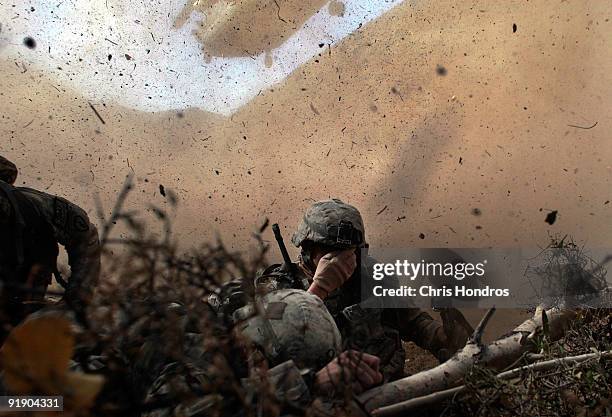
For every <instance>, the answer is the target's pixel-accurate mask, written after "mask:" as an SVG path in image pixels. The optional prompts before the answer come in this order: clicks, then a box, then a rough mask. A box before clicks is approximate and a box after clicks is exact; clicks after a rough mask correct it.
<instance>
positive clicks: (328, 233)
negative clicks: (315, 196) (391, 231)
mask: <svg viewBox="0 0 612 417" xmlns="http://www.w3.org/2000/svg"><path fill="white" fill-rule="evenodd" d="M306 241H311V242H314V243H319V244H323V245H326V246H330V247H333V248H339V249H348V248H356V247H360V246H362V245H363V244H364V243H365V229H364V227H363V220H362V218H361V214H360V213H359V210H357V209H356V208H355V207H353V206H351V205H350V204H346V203H344V202H342V201H341V200H339V199H337V198H332V199H331V200H322V201H318V202H316V203H314V204H313V205H312V206H310V207H309V208H308V210H306V213H304V217H303V218H302V221H301V222H300V224H299V226H298V229H297V231H296V232H295V233H294V234H293V237H292V238H291V242H293V244H294V245H295V246H297V247H300V246H302V244H303V243H304V242H306Z"/></svg>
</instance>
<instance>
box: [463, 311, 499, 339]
mask: <svg viewBox="0 0 612 417" xmlns="http://www.w3.org/2000/svg"><path fill="white" fill-rule="evenodd" d="M494 313H495V307H492V308H490V309H489V311H487V313H486V314H485V315H484V317H483V318H482V320H480V323H478V326H476V328H475V329H474V333H472V336H470V339H469V341H468V343H475V344H477V345H480V343H481V341H482V334H483V333H484V330H485V327H487V323H489V320H490V319H491V317H492V316H493V314H494Z"/></svg>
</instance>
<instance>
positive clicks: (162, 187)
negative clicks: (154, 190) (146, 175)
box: [159, 184, 166, 197]
mask: <svg viewBox="0 0 612 417" xmlns="http://www.w3.org/2000/svg"><path fill="white" fill-rule="evenodd" d="M159 193H160V194H161V195H162V197H165V196H166V189H165V188H164V186H163V185H161V184H159Z"/></svg>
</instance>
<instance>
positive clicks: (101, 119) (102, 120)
mask: <svg viewBox="0 0 612 417" xmlns="http://www.w3.org/2000/svg"><path fill="white" fill-rule="evenodd" d="M87 104H89V107H91V109H92V110H93V112H94V113H95V114H96V116H98V119H100V121H101V122H102V124H103V125H105V124H106V122H105V121H104V119H103V118H102V116H100V113H98V110H96V108H95V107H94V106H93V104H91V103H90V102H89V101H88V102H87Z"/></svg>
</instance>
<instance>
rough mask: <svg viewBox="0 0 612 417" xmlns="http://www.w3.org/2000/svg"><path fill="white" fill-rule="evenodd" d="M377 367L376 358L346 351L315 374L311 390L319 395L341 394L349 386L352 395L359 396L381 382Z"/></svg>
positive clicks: (378, 361)
mask: <svg viewBox="0 0 612 417" xmlns="http://www.w3.org/2000/svg"><path fill="white" fill-rule="evenodd" d="M379 365H380V359H379V358H378V357H377V356H374V355H370V354H367V353H362V352H358V351H355V350H347V351H345V352H342V353H341V354H340V356H338V357H337V358H335V359H334V360H333V361H331V362H330V363H329V364H327V366H326V367H325V368H323V369H321V370H320V371H319V372H317V374H316V375H315V381H314V386H313V388H314V390H315V392H319V393H329V392H333V391H335V392H337V393H342V392H343V390H344V389H345V388H346V387H349V386H350V388H351V389H352V391H353V393H355V394H359V393H361V392H363V391H365V390H366V389H368V388H371V387H373V386H375V385H378V384H380V383H381V382H382V381H383V376H382V374H381V373H380V371H379Z"/></svg>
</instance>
